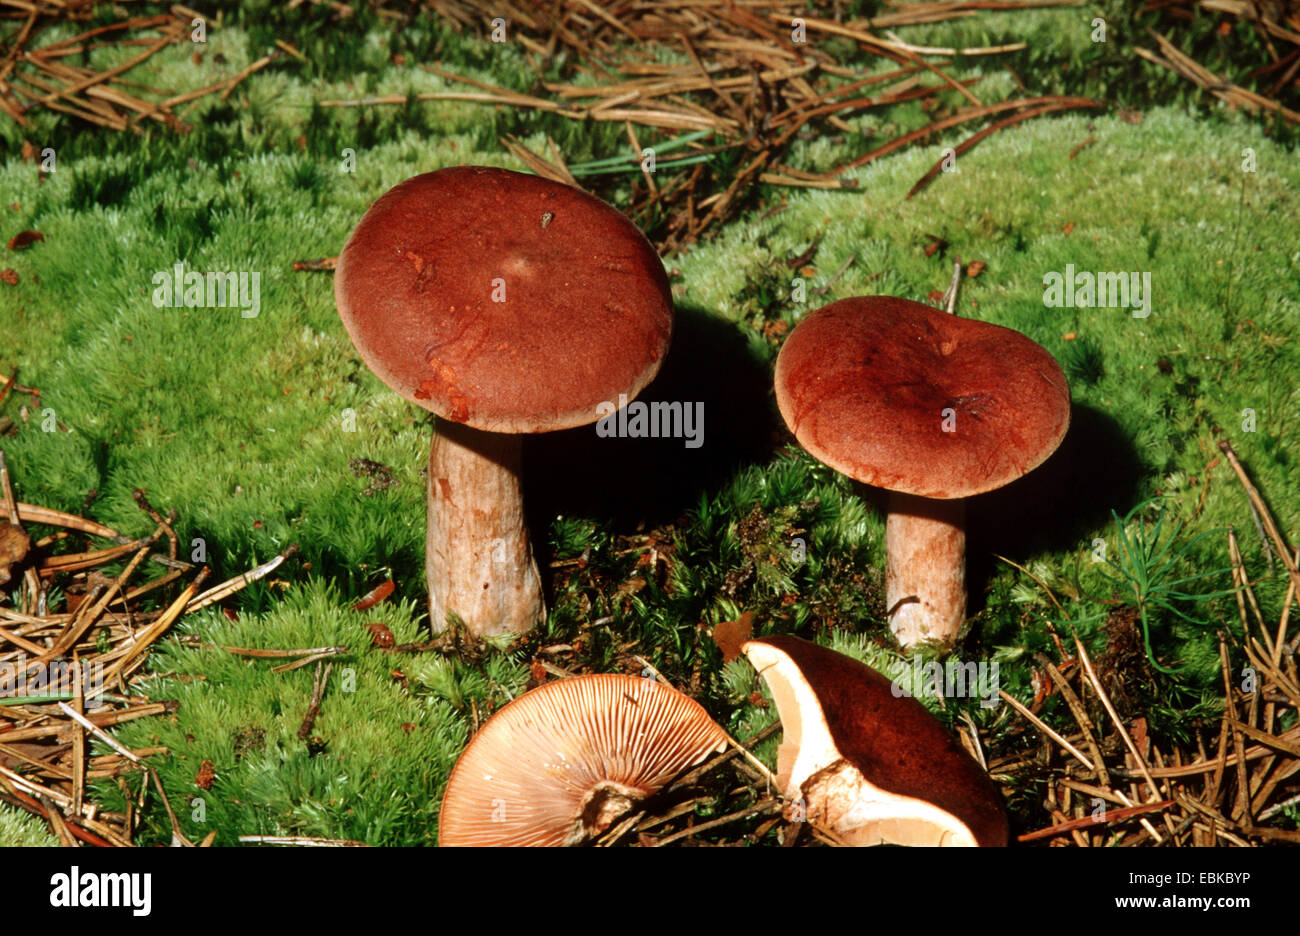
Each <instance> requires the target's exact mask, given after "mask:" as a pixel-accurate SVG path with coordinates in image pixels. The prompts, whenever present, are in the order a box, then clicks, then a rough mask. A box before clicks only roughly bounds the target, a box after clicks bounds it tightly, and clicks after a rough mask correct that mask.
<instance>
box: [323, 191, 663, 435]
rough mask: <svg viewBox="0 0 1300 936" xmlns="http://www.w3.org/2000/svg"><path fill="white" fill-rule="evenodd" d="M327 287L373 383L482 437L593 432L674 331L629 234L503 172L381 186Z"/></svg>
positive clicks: (647, 261)
mask: <svg viewBox="0 0 1300 936" xmlns="http://www.w3.org/2000/svg"><path fill="white" fill-rule="evenodd" d="M334 292H335V299H336V301H337V304H338V308H339V313H340V315H341V316H342V318H343V324H344V326H345V327H346V328H347V330H348V334H349V335H351V337H352V342H353V344H354V345H356V347H357V350H358V351H359V352H360V354H361V356H362V357H363V358H364V359H365V361H366V363H367V364H368V365H369V366H370V368H371V370H373V371H374V372H375V373H376V374H377V375H378V376H379V378H380V379H381V380H383V381H384V382H385V383H386V384H388V386H390V387H391V388H392V389H393V390H395V391H396V392H397V393H399V394H401V395H402V396H403V397H405V398H406V399H407V400H410V401H411V402H412V403H415V404H417V405H419V406H422V407H424V408H425V409H428V410H431V411H433V412H434V413H437V414H438V415H439V416H442V417H445V418H447V419H450V420H452V421H453V422H461V423H466V424H468V425H470V426H473V427H474V428H476V429H484V430H489V431H494V432H546V431H550V430H554V429H565V428H569V427H572V426H580V425H585V424H587V423H591V422H595V421H596V419H597V418H599V414H598V413H597V411H596V407H597V405H598V404H600V403H602V402H607V401H608V402H611V403H614V404H615V405H618V397H619V394H627V395H628V397H633V396H635V395H636V394H637V393H638V392H640V390H641V389H642V388H643V387H644V386H645V385H646V384H647V383H649V382H650V380H651V379H652V378H653V377H654V375H655V373H656V372H657V371H658V368H659V362H660V359H661V358H662V357H663V355H664V353H665V352H666V350H667V348H668V341H669V337H670V334H671V331H672V300H671V295H670V292H669V287H668V280H667V276H666V275H665V273H664V269H663V264H661V263H660V262H659V258H658V256H656V254H655V252H654V249H653V248H652V247H651V246H650V244H649V243H648V242H647V241H646V239H645V237H644V236H642V234H641V232H640V231H638V230H637V228H636V226H635V225H633V224H632V223H631V222H630V221H628V220H627V218H625V217H624V216H623V215H621V214H620V213H619V212H618V211H616V210H615V209H614V208H612V207H610V206H609V205H607V204H605V203H604V202H602V201H601V200H600V199H598V198H594V197H593V196H591V195H588V194H586V193H585V192H581V191H579V190H578V189H575V188H572V187H570V186H567V185H563V184H561V183H558V182H551V181H548V180H546V179H542V178H539V177H537V176H532V175H525V174H523V173H518V172H511V171H509V170H505V169H492V168H485V167H477V166H462V167H457V168H451V169H441V170H438V171H437V172H430V173H426V174H424V175H419V176H415V177H414V178H411V179H407V180H406V181H405V182H403V183H401V184H400V185H398V186H396V187H395V188H393V189H392V190H390V191H389V192H387V193H386V194H385V195H383V196H382V197H381V198H380V199H379V200H378V201H377V202H375V203H374V204H373V205H372V206H371V207H370V210H369V211H367V212H366V214H365V216H364V217H363V218H362V219H361V222H360V223H359V224H358V225H357V227H356V229H355V230H354V231H353V232H352V236H351V237H350V238H348V242H347V244H346V245H345V246H344V248H343V251H342V253H341V254H340V256H339V262H338V268H337V270H336V272H335V276H334ZM502 298H503V299H504V301H495V300H496V299H502Z"/></svg>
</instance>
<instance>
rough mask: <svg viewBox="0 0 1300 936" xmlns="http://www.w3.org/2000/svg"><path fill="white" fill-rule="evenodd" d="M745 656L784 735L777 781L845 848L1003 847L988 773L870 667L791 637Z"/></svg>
mask: <svg viewBox="0 0 1300 936" xmlns="http://www.w3.org/2000/svg"><path fill="white" fill-rule="evenodd" d="M743 649H744V652H745V654H746V656H748V657H749V660H750V662H751V663H753V664H754V667H755V668H756V669H757V670H758V671H759V673H760V674H761V675H762V676H763V678H764V680H765V681H766V682H767V684H768V686H769V687H770V688H771V690H772V696H773V698H774V699H775V701H776V705H777V709H778V711H779V712H780V715H781V725H782V730H783V732H784V735H783V740H782V744H781V747H780V749H779V751H778V755H777V756H778V765H777V782H778V783H779V784H781V787H782V790H783V791H784V792H785V794H786V796H787V797H789V798H796V797H798V796H800V795H801V794H802V795H803V796H804V797H805V798H806V800H807V808H808V812H809V818H817V819H819V820H820V821H822V822H824V823H826V824H829V825H831V826H832V828H834V829H835V830H836V831H837V832H838V833H840V834H841V835H842V836H843V837H844V838H846V839H847V840H848V841H849V842H850V843H852V844H861V845H874V844H879V843H882V842H892V843H895V844H904V845H949V844H966V845H1005V844H1006V843H1007V819H1006V813H1005V812H1004V810H1003V806H1002V799H1001V797H999V796H998V793H997V791H996V790H995V789H994V788H993V784H992V783H991V782H990V781H989V778H988V776H987V775H986V774H985V773H984V771H983V770H981V769H980V767H979V765H978V764H976V763H975V762H974V761H973V760H972V759H971V758H970V756H969V755H967V754H966V752H965V751H964V750H962V748H961V746H960V745H959V744H958V743H957V741H956V739H954V738H953V737H952V735H951V734H949V733H948V732H947V731H946V730H945V729H944V727H943V726H942V725H941V724H939V722H938V721H937V720H935V718H934V716H932V715H931V714H930V713H929V712H928V711H926V709H925V707H924V706H922V705H921V704H920V703H919V702H917V701H916V700H915V699H911V698H909V697H907V696H895V695H894V692H893V684H892V683H891V682H890V680H888V679H887V678H885V677H884V676H882V675H881V674H880V673H877V672H876V671H875V670H873V669H872V668H871V667H869V666H867V665H865V664H863V663H859V662H858V661H857V660H854V659H853V658H852V657H848V656H845V655H844V654H842V653H836V652H835V651H833V650H829V649H827V648H826V647H822V646H819V645H818V644H814V643H810V642H809V641H806V640H801V639H800V638H798V637H788V636H776V637H766V638H763V639H762V640H751V641H748V642H747V643H746V644H745V645H744V648H743Z"/></svg>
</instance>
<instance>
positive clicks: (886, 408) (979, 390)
mask: <svg viewBox="0 0 1300 936" xmlns="http://www.w3.org/2000/svg"><path fill="white" fill-rule="evenodd" d="M776 400H777V405H778V406H779V407H780V410H781V415H782V416H783V417H785V421H786V424H787V425H788V426H789V427H790V430H791V431H792V432H793V433H794V435H795V438H797V439H798V440H799V443H800V444H801V445H802V446H803V447H804V448H805V449H807V450H808V452H810V453H811V454H812V455H813V456H814V457H816V458H818V459H819V460H821V461H823V462H825V463H826V464H828V465H830V466H831V467H832V468H835V469H836V470H837V471H840V472H842V473H844V474H846V475H848V476H849V477H850V478H853V479H855V480H858V481H862V482H864V483H866V484H871V485H875V486H876V487H881V488H885V489H886V490H888V491H889V492H890V495H889V510H888V518H887V521H886V525H885V531H886V551H887V553H888V561H887V565H886V572H885V590H886V602H887V605H888V607H889V614H890V627H891V629H892V630H893V632H894V634H895V636H896V637H897V638H898V640H899V642H900V643H902V644H903V646H905V647H906V646H910V645H912V644H916V643H919V642H921V641H926V640H929V641H935V642H937V643H939V644H944V645H946V644H950V643H951V642H952V641H953V640H954V639H955V638H956V637H957V633H958V631H959V630H960V629H961V625H962V622H963V621H964V619H965V616H966V583H965V577H966V574H965V564H966V528H965V502H964V501H963V498H966V497H969V496H971V495H972V494H980V493H983V492H985V491H991V490H993V489H995V488H999V487H1002V486H1003V485H1005V484H1008V483H1010V482H1011V481H1014V480H1015V479H1016V478H1019V477H1021V476H1022V475H1024V474H1026V473H1028V472H1029V471H1031V470H1032V469H1034V468H1036V467H1037V466H1038V465H1039V464H1041V463H1042V462H1043V461H1044V460H1045V459H1046V458H1047V457H1048V456H1049V455H1051V454H1052V452H1053V451H1055V450H1056V447H1057V445H1059V444H1060V442H1061V439H1062V438H1063V437H1064V436H1065V431H1066V429H1067V428H1068V427H1069V424H1070V388H1069V385H1068V384H1067V382H1066V379H1065V374H1064V373H1062V371H1061V367H1060V365H1059V364H1057V363H1056V360H1055V359H1054V358H1053V357H1052V356H1051V354H1049V353H1048V352H1047V351H1046V350H1045V349H1044V348H1042V347H1041V346H1040V345H1038V344H1036V343H1035V342H1033V341H1031V340H1030V339H1029V338H1027V337H1026V336H1024V335H1022V334H1020V333H1019V332H1017V331H1013V330H1011V329H1009V328H1003V327H1002V326H1000V325H992V324H989V323H988V322H977V321H973V320H971V319H962V318H957V317H956V316H953V315H948V314H946V313H944V312H940V311H938V310H936V309H932V308H930V307H929V306H926V305H922V304H921V303H919V302H911V301H909V300H906V299H895V298H892V297H889V296H869V297H860V298H854V299H843V300H840V301H839V302H833V303H831V304H830V305H828V306H825V307H824V308H821V309H818V310H817V311H816V312H813V313H812V314H810V315H809V316H808V317H807V318H806V319H804V320H803V321H802V322H800V323H799V325H798V326H797V327H796V328H795V329H794V331H793V332H791V333H790V337H789V338H788V339H787V340H786V342H785V346H784V347H783V348H782V349H781V354H780V356H779V357H778V358H777V362H776Z"/></svg>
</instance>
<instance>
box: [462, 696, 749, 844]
mask: <svg viewBox="0 0 1300 936" xmlns="http://www.w3.org/2000/svg"><path fill="white" fill-rule="evenodd" d="M726 741H727V736H726V733H725V732H724V731H723V730H722V729H721V728H720V727H719V726H718V725H717V724H716V723H715V722H714V721H713V719H711V718H710V717H709V715H708V713H707V712H705V711H704V709H703V708H701V707H700V705H699V703H698V702H696V701H694V700H693V699H691V698H689V697H687V696H685V695H683V694H682V693H680V692H678V691H676V690H675V689H671V688H669V687H667V686H664V685H661V684H660V683H657V682H654V681H653V680H649V679H639V678H637V677H635V676H622V675H618V674H613V673H601V674H593V675H587V676H576V677H573V678H571V679H561V680H557V681H555V682H550V683H547V684H546V685H544V686H540V687H538V688H537V689H534V690H532V691H531V692H526V693H524V694H523V695H522V696H520V697H519V698H518V699H515V700H514V701H513V702H511V703H510V704H509V705H507V706H506V707H505V708H503V709H501V711H499V712H497V713H496V714H495V715H493V716H492V718H491V719H490V720H489V721H488V723H487V724H486V725H484V726H483V728H482V730H480V731H479V732H478V734H476V735H475V736H474V739H473V740H472V741H471V742H470V743H469V746H468V747H466V748H465V751H464V752H463V753H462V754H461V756H460V760H458V761H457V762H456V766H455V767H453V768H452V771H451V776H450V777H448V778H447V790H446V793H445V794H444V795H443V799H442V812H441V816H440V819H439V822H438V843H439V844H440V845H478V846H504V845H580V844H582V843H583V842H586V841H589V840H590V839H591V838H593V837H595V836H597V835H600V834H601V833H602V832H604V831H606V830H607V829H609V828H610V827H611V826H612V825H613V824H614V823H615V822H616V821H617V820H618V819H619V817H621V816H622V815H624V814H625V813H627V812H628V811H629V810H630V809H632V808H633V806H635V805H636V804H637V803H639V802H641V801H642V800H644V799H646V798H647V797H649V796H650V795H652V794H654V793H655V792H657V791H659V790H660V789H662V788H663V787H664V786H665V785H667V783H668V782H669V781H670V780H672V779H673V778H674V777H676V776H677V775H678V774H679V773H681V772H682V771H683V770H686V769H687V768H688V767H691V766H693V765H695V764H697V763H699V762H700V761H701V760H703V759H704V758H705V757H706V756H708V755H709V754H710V753H712V752H714V751H718V750H721V749H722V748H723V747H724V746H725V745H726Z"/></svg>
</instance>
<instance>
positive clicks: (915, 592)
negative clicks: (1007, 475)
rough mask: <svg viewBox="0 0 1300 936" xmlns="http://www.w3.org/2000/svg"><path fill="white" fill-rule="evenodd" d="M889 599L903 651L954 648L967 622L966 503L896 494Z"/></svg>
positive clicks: (889, 537) (888, 543)
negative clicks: (924, 646) (930, 644)
mask: <svg viewBox="0 0 1300 936" xmlns="http://www.w3.org/2000/svg"><path fill="white" fill-rule="evenodd" d="M885 549H886V552H887V553H888V563H887V566H886V571H885V596H886V597H885V601H886V603H887V605H888V607H889V610H890V612H891V614H892V618H891V621H890V629H891V630H892V631H893V632H894V636H895V637H897V638H898V642H899V643H901V644H902V645H903V646H904V647H910V646H912V645H913V644H917V643H920V642H922V641H927V640H932V641H938V642H939V643H942V644H951V643H952V642H953V641H954V640H955V639H956V637H957V632H958V631H959V630H961V625H962V622H963V621H964V620H965V618H966V501H965V500H964V499H962V498H954V499H953V500H936V499H935V498H931V497H916V496H914V495H911V494H901V493H898V492H897V491H891V492H890V495H889V517H888V519H887V520H886V522H885Z"/></svg>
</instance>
